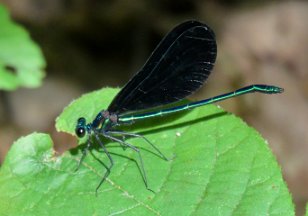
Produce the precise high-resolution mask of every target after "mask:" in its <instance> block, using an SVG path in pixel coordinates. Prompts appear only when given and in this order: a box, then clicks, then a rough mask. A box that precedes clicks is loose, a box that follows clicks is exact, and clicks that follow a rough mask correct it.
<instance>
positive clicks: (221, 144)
mask: <svg viewBox="0 0 308 216" xmlns="http://www.w3.org/2000/svg"><path fill="white" fill-rule="evenodd" d="M116 93H117V90H113V89H103V90H100V91H96V92H93V93H90V94H87V95H84V96H82V97H81V98H80V99H78V100H76V101H74V102H73V103H72V104H70V105H69V106H68V107H67V108H66V109H65V110H64V111H63V113H62V114H61V115H60V116H59V118H58V119H57V123H56V125H57V129H58V130H60V131H66V132H69V133H72V134H73V131H74V127H75V124H76V119H77V118H78V117H80V116H85V117H86V119H87V120H88V121H90V120H92V119H93V118H94V117H95V115H96V114H97V113H98V112H99V111H100V110H101V109H104V108H106V106H107V104H109V103H110V101H111V100H112V98H113V97H114V95H115V94H116ZM122 129H123V130H130V131H138V132H142V134H144V135H145V136H146V137H147V138H148V139H149V140H151V142H153V143H154V144H155V145H156V146H157V147H158V148H159V149H160V150H161V151H162V152H163V153H164V154H165V155H166V156H167V157H172V156H173V155H175V158H174V159H172V160H170V161H165V160H162V159H161V158H159V157H158V156H157V155H156V154H155V153H156V152H155V151H154V150H153V149H152V148H151V147H150V146H149V145H148V144H147V143H146V142H144V140H143V139H140V138H134V139H128V140H127V142H129V143H131V144H133V145H135V146H137V147H139V148H140V149H141V154H142V157H143V161H144V167H145V169H146V172H147V178H148V184H149V187H150V188H151V189H152V190H154V191H155V193H152V192H150V191H148V190H147V189H146V188H145V185H144V182H143V180H142V176H141V174H140V171H139V169H138V167H137V163H139V160H138V156H137V155H136V153H135V152H133V151H131V150H130V149H126V150H123V149H122V148H121V147H120V146H119V144H117V143H111V142H110V141H108V140H105V139H104V140H103V141H104V142H105V144H106V143H107V142H108V145H107V149H108V151H110V153H111V155H112V157H113V160H114V163H115V164H114V167H113V168H112V171H111V174H110V175H109V177H108V178H107V180H106V181H105V182H104V183H103V185H102V186H101V188H100V189H99V193H98V196H97V197H96V196H95V188H96V186H97V185H98V183H99V181H100V180H101V178H102V176H103V175H104V172H105V168H104V167H103V166H102V164H101V163H100V162H99V161H98V159H99V160H101V161H102V162H103V163H105V164H106V165H108V163H109V161H108V159H107V157H106V155H105V154H103V153H102V151H101V150H100V152H99V151H98V150H97V148H96V147H95V148H94V149H93V150H92V154H89V155H88V156H87V157H86V159H85V161H84V162H83V164H82V166H81V167H80V169H79V170H78V171H77V172H74V169H75V168H76V166H77V162H78V159H79V158H80V157H81V148H80V147H79V148H77V149H74V150H72V151H70V152H66V153H65V154H63V155H61V156H58V157H56V156H55V155H54V152H53V150H52V140H51V139H50V137H49V135H46V134H38V133H34V134H31V135H29V136H26V137H22V138H20V139H19V140H18V141H16V142H15V143H14V145H13V146H12V148H11V150H10V151H9V153H8V155H7V157H6V159H5V162H4V164H3V166H2V168H1V171H0V212H1V213H2V214H3V215H258V216H259V215H294V206H293V203H292V200H291V197H290V194H289V192H288V189H287V187H286V184H285V182H284V181H283V179H282V175H281V170H280V167H279V166H278V164H277V162H276V160H275V158H274V157H273V155H272V153H271V151H270V149H269V147H268V145H267V143H266V142H265V141H264V140H263V139H262V138H261V136H260V135H259V134H258V133H257V132H256V131H255V130H254V129H252V128H250V127H248V126H247V125H246V124H245V123H244V122H243V121H242V120H241V119H239V118H237V117H235V116H233V115H231V114H228V113H226V112H224V111H223V110H222V109H220V108H217V107H216V106H214V105H211V106H205V107H200V108H198V109H195V110H192V111H189V112H184V113H180V114H177V115H171V116H168V117H167V116H165V117H159V118H155V119H152V120H144V121H141V122H140V123H136V124H133V125H130V126H126V127H122ZM84 141H85V140H84Z"/></svg>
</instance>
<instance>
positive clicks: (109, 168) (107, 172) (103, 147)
mask: <svg viewBox="0 0 308 216" xmlns="http://www.w3.org/2000/svg"><path fill="white" fill-rule="evenodd" d="M95 138H96V140H97V142H98V144H99V145H100V146H101V147H102V149H103V150H104V152H105V154H106V155H107V157H108V159H109V161H110V166H109V167H108V166H106V169H107V171H106V172H105V175H104V177H103V178H102V180H101V181H100V183H99V184H98V186H97V187H96V190H95V195H96V196H97V191H98V189H99V188H100V186H101V185H102V184H103V182H104V181H105V180H106V178H107V177H108V175H109V174H110V170H111V168H112V167H113V160H112V157H111V155H110V153H109V152H108V151H107V149H106V147H105V145H104V144H103V143H102V142H101V141H100V138H99V136H98V134H95Z"/></svg>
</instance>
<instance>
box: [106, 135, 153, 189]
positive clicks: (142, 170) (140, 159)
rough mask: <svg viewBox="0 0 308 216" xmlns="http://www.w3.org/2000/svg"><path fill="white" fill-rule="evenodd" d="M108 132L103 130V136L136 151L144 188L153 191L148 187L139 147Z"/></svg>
mask: <svg viewBox="0 0 308 216" xmlns="http://www.w3.org/2000/svg"><path fill="white" fill-rule="evenodd" d="M108 133H109V131H107V132H104V136H105V137H106V138H108V139H111V140H113V141H116V142H118V143H120V144H121V145H124V146H126V147H128V148H130V149H132V150H133V151H135V152H137V153H138V156H139V161H140V165H141V172H142V178H143V181H144V184H145V186H146V188H147V189H148V190H150V191H152V192H153V193H154V191H153V190H151V189H150V188H149V187H148V180H147V175H146V172H145V169H144V165H143V160H142V157H141V154H140V150H139V148H137V147H136V146H133V145H131V144H129V143H127V142H125V141H123V140H121V139H118V138H116V137H113V136H110V135H109V134H108Z"/></svg>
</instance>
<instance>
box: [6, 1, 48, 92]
mask: <svg viewBox="0 0 308 216" xmlns="http://www.w3.org/2000/svg"><path fill="white" fill-rule="evenodd" d="M0 26H1V28H0V89H4V90H14V89H16V88H18V87H20V86H24V87H31V88H33V87H38V86H39V85H40V84H41V79H42V78H43V77H44V72H43V69H44V67H45V60H44V57H43V55H42V52H41V50H40V48H39V47H38V46H37V45H36V44H35V43H34V42H33V41H32V40H31V38H30V36H29V34H28V32H27V31H26V30H25V29H24V28H23V27H21V26H20V25H18V24H16V23H14V22H13V21H12V20H11V19H10V17H9V14H8V12H7V10H6V9H5V8H4V7H3V6H2V5H0Z"/></svg>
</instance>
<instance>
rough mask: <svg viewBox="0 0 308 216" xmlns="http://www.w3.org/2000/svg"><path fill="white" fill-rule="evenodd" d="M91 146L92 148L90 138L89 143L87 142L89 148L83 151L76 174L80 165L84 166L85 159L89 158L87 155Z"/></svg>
mask: <svg viewBox="0 0 308 216" xmlns="http://www.w3.org/2000/svg"><path fill="white" fill-rule="evenodd" d="M90 146H91V141H90V138H89V139H88V142H87V146H86V147H85V148H84V149H83V150H82V156H81V158H80V160H79V162H78V165H77V168H76V169H75V172H76V171H77V170H79V168H80V165H81V164H82V162H83V160H84V158H85V157H86V156H87V153H88V151H89V149H90Z"/></svg>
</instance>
